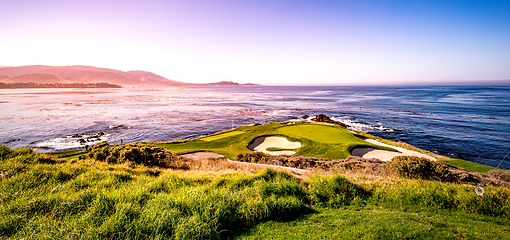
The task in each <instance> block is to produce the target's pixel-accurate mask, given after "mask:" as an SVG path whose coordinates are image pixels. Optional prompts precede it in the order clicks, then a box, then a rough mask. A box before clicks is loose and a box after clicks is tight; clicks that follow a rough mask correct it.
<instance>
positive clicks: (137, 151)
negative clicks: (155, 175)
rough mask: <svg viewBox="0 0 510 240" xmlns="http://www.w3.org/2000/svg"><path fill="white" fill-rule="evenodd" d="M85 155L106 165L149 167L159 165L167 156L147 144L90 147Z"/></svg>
mask: <svg viewBox="0 0 510 240" xmlns="http://www.w3.org/2000/svg"><path fill="white" fill-rule="evenodd" d="M87 155H88V157H89V158H92V159H96V160H99V161H105V162H108V163H123V162H133V163H138V164H141V163H143V164H145V165H149V166H154V165H161V164H162V163H163V162H164V160H165V158H167V157H168V156H169V154H167V152H166V151H165V150H164V149H163V148H160V147H156V146H154V145H151V144H148V143H131V144H126V145H109V144H108V142H101V143H98V144H95V145H92V146H91V147H90V151H89V153H88V154H87Z"/></svg>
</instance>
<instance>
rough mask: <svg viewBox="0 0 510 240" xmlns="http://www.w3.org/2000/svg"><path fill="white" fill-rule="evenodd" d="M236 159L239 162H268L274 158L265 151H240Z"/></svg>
mask: <svg viewBox="0 0 510 240" xmlns="http://www.w3.org/2000/svg"><path fill="white" fill-rule="evenodd" d="M236 160H237V161H239V162H252V163H266V162H269V161H271V160H273V156H271V155H269V154H267V153H263V152H253V153H239V154H237V157H236Z"/></svg>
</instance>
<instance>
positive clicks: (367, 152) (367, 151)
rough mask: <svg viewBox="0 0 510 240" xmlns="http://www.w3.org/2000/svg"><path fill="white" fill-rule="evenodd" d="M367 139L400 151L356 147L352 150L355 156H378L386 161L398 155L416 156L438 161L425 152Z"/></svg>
mask: <svg viewBox="0 0 510 240" xmlns="http://www.w3.org/2000/svg"><path fill="white" fill-rule="evenodd" d="M365 141H367V142H369V143H373V144H375V145H379V146H385V147H390V148H393V149H395V150H397V151H398V152H391V151H386V150H379V149H373V148H356V149H354V150H353V151H352V155H353V156H357V157H362V158H377V159H379V160H381V161H385V162H387V161H391V159H392V158H393V157H396V156H416V157H422V158H426V159H429V160H431V161H436V159H435V158H434V157H431V156H429V155H426V154H423V153H419V152H415V151H411V150H407V149H405V148H401V147H395V146H391V145H388V144H384V143H381V142H379V141H376V140H373V139H367V140H365Z"/></svg>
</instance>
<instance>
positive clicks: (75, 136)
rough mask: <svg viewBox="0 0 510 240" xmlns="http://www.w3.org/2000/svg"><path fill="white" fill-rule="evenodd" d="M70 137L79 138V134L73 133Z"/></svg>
mask: <svg viewBox="0 0 510 240" xmlns="http://www.w3.org/2000/svg"><path fill="white" fill-rule="evenodd" d="M71 137H72V138H81V135H79V134H73V135H72V136H71Z"/></svg>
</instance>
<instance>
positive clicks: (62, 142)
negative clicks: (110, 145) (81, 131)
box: [35, 132, 110, 151]
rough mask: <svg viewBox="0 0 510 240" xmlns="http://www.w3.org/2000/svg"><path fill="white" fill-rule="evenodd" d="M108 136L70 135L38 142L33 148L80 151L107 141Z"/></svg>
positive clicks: (100, 134)
mask: <svg viewBox="0 0 510 240" xmlns="http://www.w3.org/2000/svg"><path fill="white" fill-rule="evenodd" d="M109 136H110V134H104V133H102V132H101V133H98V134H92V135H78V134H75V135H71V136H65V137H58V138H53V139H49V140H46V141H43V142H40V143H38V144H36V145H35V148H40V149H48V150H53V151H62V150H71V149H80V148H85V147H87V146H91V145H94V144H96V143H100V142H104V141H108V139H109Z"/></svg>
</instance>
